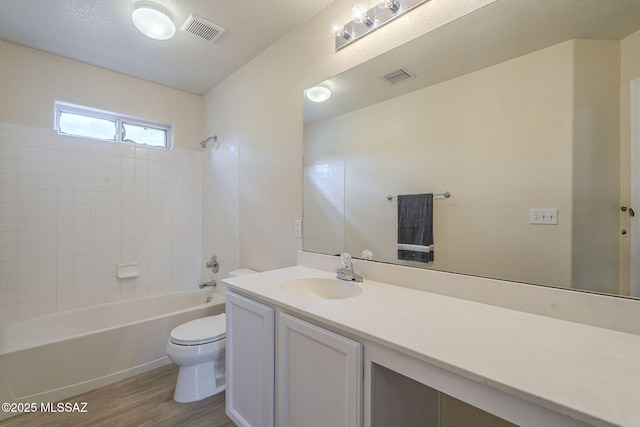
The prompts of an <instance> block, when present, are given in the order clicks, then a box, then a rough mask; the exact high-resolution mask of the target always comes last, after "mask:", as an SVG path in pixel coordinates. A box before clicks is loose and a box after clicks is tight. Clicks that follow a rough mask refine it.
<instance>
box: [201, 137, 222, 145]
mask: <svg viewBox="0 0 640 427" xmlns="http://www.w3.org/2000/svg"><path fill="white" fill-rule="evenodd" d="M212 139H213V142H218V135H213V136H210V137H209V138H207V139H205V140H204V141H200V146H201V147H202V148H207V144H208V143H209V141H211V140H212Z"/></svg>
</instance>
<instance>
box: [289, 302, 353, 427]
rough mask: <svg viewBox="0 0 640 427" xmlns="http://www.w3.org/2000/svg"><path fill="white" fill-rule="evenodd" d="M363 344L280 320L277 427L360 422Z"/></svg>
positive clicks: (298, 322) (336, 426)
mask: <svg viewBox="0 0 640 427" xmlns="http://www.w3.org/2000/svg"><path fill="white" fill-rule="evenodd" d="M362 369H363V365H362V345H361V344H360V343H358V342H356V341H353V340H350V339H348V338H346V337H343V336H341V335H338V334H335V333H333V332H329V331H327V330H326V329H323V328H320V327H318V326H315V325H312V324H310V323H307V322H305V321H303V320H300V319H298V318H295V317H292V316H289V315H287V314H284V313H280V315H279V317H278V426H281V427H300V426H304V427H327V426H331V427H341V426H349V427H356V426H359V425H361V423H362Z"/></svg>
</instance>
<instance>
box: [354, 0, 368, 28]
mask: <svg viewBox="0 0 640 427" xmlns="http://www.w3.org/2000/svg"><path fill="white" fill-rule="evenodd" d="M351 18H352V19H353V22H355V23H356V24H364V25H366V26H367V27H370V26H371V25H373V19H371V18H370V17H369V15H367V9H365V7H364V6H363V5H361V4H357V5H355V6H353V9H351Z"/></svg>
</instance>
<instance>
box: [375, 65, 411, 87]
mask: <svg viewBox="0 0 640 427" xmlns="http://www.w3.org/2000/svg"><path fill="white" fill-rule="evenodd" d="M382 78H383V79H385V80H386V81H387V82H389V83H391V84H392V85H395V84H398V83H402V82H406V81H407V80H411V79H415V78H416V76H415V74H411V73H410V72H408V71H407V70H403V69H402V68H400V69H399V70H396V71H392V72H391V73H388V74H385V75H384V76H382Z"/></svg>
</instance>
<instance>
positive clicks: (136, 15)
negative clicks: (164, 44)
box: [131, 1, 176, 40]
mask: <svg viewBox="0 0 640 427" xmlns="http://www.w3.org/2000/svg"><path fill="white" fill-rule="evenodd" d="M131 20H132V21H133V25H135V26H136V28H137V29H138V30H140V32H141V33H142V34H144V35H145V36H147V37H151V38H152V39H156V40H167V39H170V38H171V37H173V36H174V35H175V33H176V26H175V24H174V23H173V20H172V19H171V13H169V11H168V10H167V9H165V8H164V7H162V6H160V5H159V4H156V3H153V2H150V1H139V2H137V3H136V5H135V8H134V10H133V12H132V13H131Z"/></svg>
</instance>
